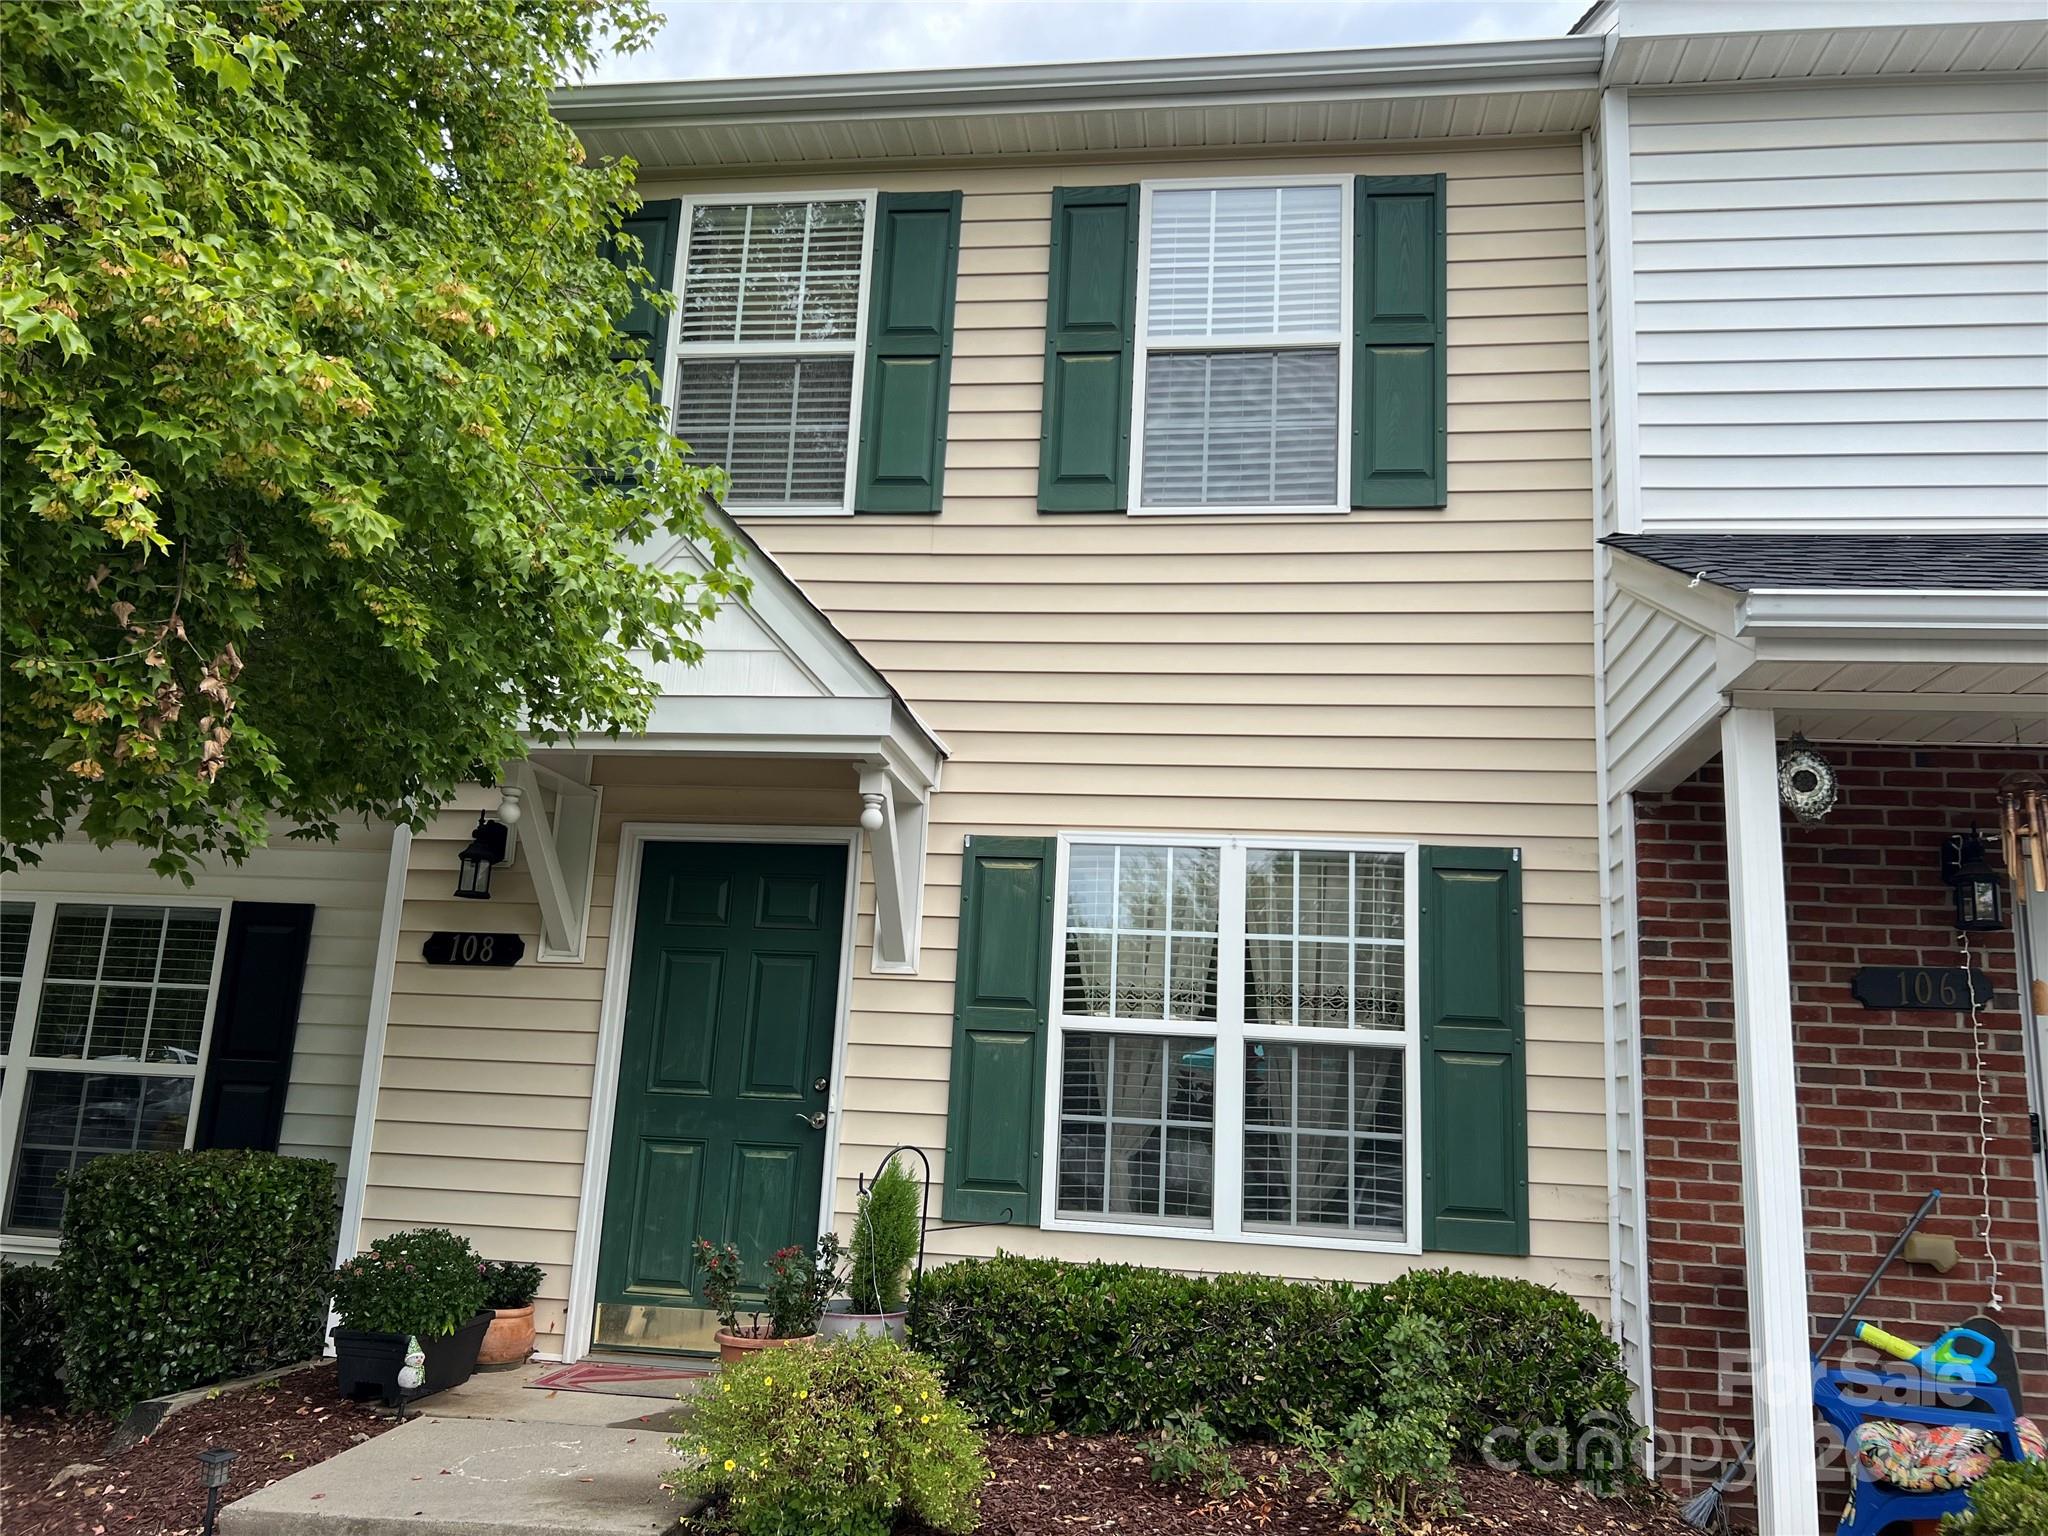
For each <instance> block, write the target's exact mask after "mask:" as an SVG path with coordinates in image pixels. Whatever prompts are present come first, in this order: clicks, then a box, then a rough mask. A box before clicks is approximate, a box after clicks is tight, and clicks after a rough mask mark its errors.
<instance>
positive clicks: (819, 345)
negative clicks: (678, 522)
mask: <svg viewBox="0 0 2048 1536" xmlns="http://www.w3.org/2000/svg"><path fill="white" fill-rule="evenodd" d="M869 212H870V199H869V198H868V197H867V195H866V194H860V195H857V196H851V195H850V196H843V197H835V198H816V199H806V198H783V197H774V196H768V197H758V196H750V197H746V198H737V199H733V200H730V201H728V200H710V199H695V200H692V201H691V203H690V204H689V206H688V208H687V209H686V211H685V216H684V233H683V253H682V260H681V262H680V272H681V298H680V307H681V324H680V325H678V326H677V328H676V329H677V337H678V340H677V344H676V358H675V367H674V374H675V388H674V400H675V406H674V426H675V432H676V435H677V436H678V437H680V438H681V439H682V440H683V441H684V442H685V443H686V444H688V445H689V448H690V450H691V454H692V456H693V457H694V458H696V459H697V460H699V461H700V462H703V463H706V464H715V465H717V466H719V467H720V468H722V469H723V470H725V472H726V474H727V475H728V476H729V477H730V485H729V487H728V489H727V492H726V497H725V505H727V506H729V507H732V508H734V509H735V510H747V511H755V512H760V511H775V510H792V511H805V512H832V511H843V510H845V508H846V505H847V500H848V496H849V487H850V484H851V475H852V468H853V423H854V421H855V419H856V417H855V411H856V409H857V407H858V396H859V373H860V347H861V342H862V337H863V332H862V325H861V310H862V302H861V301H862V295H863V292H864V290H865V286H866V278H867V257H868V243H869V225H870V219H869Z"/></svg>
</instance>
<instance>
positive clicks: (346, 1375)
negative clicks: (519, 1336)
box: [334, 1312, 491, 1408]
mask: <svg viewBox="0 0 2048 1536" xmlns="http://www.w3.org/2000/svg"><path fill="white" fill-rule="evenodd" d="M490 1326H491V1314H490V1313H488V1312H479V1313H477V1315H476V1316H475V1317H473V1318H471V1319H470V1320H469V1321H468V1322H466V1323H464V1324H463V1325H462V1326H461V1327H460V1328H458V1329H456V1330H455V1331H454V1332H453V1333H451V1334H446V1335H444V1336H443V1337H441V1338H438V1339H421V1340H420V1349H421V1351H422V1352H423V1353H424V1354H425V1355H426V1357H427V1363H426V1379H425V1380H424V1381H422V1382H421V1383H420V1384H419V1385H418V1386H416V1387H413V1388H412V1389H410V1390H407V1389H406V1388H404V1387H401V1386H399V1384H398V1373H399V1372H400V1371H401V1370H403V1369H404V1368H405V1339H406V1336H405V1335H404V1334H402V1333H369V1332H366V1331H365V1330H363V1329H360V1328H337V1329H335V1330H334V1363H335V1365H336V1367H338V1368H339V1370H340V1373H341V1395H342V1396H343V1397H348V1398H361V1397H369V1396H377V1397H381V1398H383V1399H384V1401H385V1403H386V1404H387V1405H389V1406H390V1407H393V1408H396V1407H397V1406H398V1405H399V1404H400V1403H403V1402H409V1401H411V1400H412V1399H413V1398H416V1397H427V1396H430V1395H431V1394H433V1393H435V1392H445V1391H447V1390H448V1389H449V1388H450V1387H459V1386H461V1385H462V1384H463V1383H464V1382H465V1381H467V1380H469V1378H470V1375H471V1373H473V1372H474V1371H475V1370H476V1352H477V1350H479V1349H480V1348H482V1347H483V1342H484V1332H485V1330H486V1329H488V1328H489V1327H490Z"/></svg>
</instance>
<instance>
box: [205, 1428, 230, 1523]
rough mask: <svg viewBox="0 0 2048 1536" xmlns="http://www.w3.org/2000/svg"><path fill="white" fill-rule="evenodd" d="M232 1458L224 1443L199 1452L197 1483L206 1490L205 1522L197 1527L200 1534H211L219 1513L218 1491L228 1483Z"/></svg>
mask: <svg viewBox="0 0 2048 1536" xmlns="http://www.w3.org/2000/svg"><path fill="white" fill-rule="evenodd" d="M234 1459H235V1453H234V1452H233V1451H231V1450H229V1449H228V1448H227V1447H226V1446H224V1445H216V1446H212V1447H209V1448H208V1449H206V1450H203V1451H201V1452H200V1453H199V1483H200V1486H201V1487H203V1488H204V1489H205V1490H206V1524H204V1525H203V1526H201V1527H200V1528H199V1530H200V1536H213V1522H214V1518H215V1517H216V1516H217V1515H219V1514H220V1491H221V1489H223V1488H225V1487H227V1485H228V1468H229V1466H230V1465H232V1464H233V1462H234Z"/></svg>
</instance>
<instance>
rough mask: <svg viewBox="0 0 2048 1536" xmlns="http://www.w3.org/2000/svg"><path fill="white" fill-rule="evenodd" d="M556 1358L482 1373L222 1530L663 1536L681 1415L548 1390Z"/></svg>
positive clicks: (644, 1401) (237, 1515)
mask: <svg viewBox="0 0 2048 1536" xmlns="http://www.w3.org/2000/svg"><path fill="white" fill-rule="evenodd" d="M547 1369H549V1367H547V1366H540V1365H530V1366H522V1367H520V1368H519V1369H518V1370H516V1371H492V1372H486V1373H483V1374H479V1375H477V1376H474V1377H472V1378H471V1379H470V1380H469V1381H468V1382H466V1383H464V1384H463V1385H462V1386H460V1387H456V1388H454V1389H453V1390H451V1391H448V1392H442V1393H438V1394H436V1395H435V1396H433V1397H429V1398H422V1399H421V1400H420V1402H419V1405H418V1409H419V1417H418V1418H416V1419H412V1420H410V1421H408V1422H407V1423H405V1424H402V1425H400V1426H399V1427H398V1428H397V1429H394V1430H391V1431H389V1432H388V1433H386V1434H382V1435H379V1436H377V1437H376V1439H374V1440H367V1441H365V1442H364V1443H363V1444H361V1445H358V1446H354V1447H351V1448H350V1449H349V1450H346V1451H344V1452H342V1453H341V1454H340V1455H339V1456H336V1457H333V1458H332V1459H330V1460H328V1461H323V1462H321V1463H320V1464H319V1465H318V1466H314V1467H308V1468H307V1469H306V1470H305V1471H303V1472H297V1473H294V1474H293V1475H292V1476H290V1477H288V1478H286V1479H284V1480H283V1481H282V1482H278V1483H273V1484H271V1485H270V1486H269V1487H268V1488H265V1489H263V1490H262V1491H261V1492H258V1493H253V1494H251V1495H249V1497H248V1498H246V1499H240V1500H237V1501H236V1502H235V1503H233V1504H230V1505H229V1506H228V1507H227V1508H226V1509H225V1510H223V1511H222V1512H221V1517H220V1529H221V1532H222V1536H548V1533H561V1536H664V1533H666V1532H670V1531H673V1530H675V1528H676V1524H677V1519H678V1509H677V1505H676V1502H675V1500H674V1499H672V1498H671V1497H670V1496H669V1495H668V1494H667V1493H666V1492H665V1491H664V1490H663V1489H662V1487H661V1475H662V1473H664V1472H666V1471H668V1470H670V1469H671V1468H672V1467H674V1466H676V1465H677V1462H678V1458H677V1456H676V1454H675V1453H674V1452H673V1451H671V1450H670V1449H669V1448H668V1438H669V1436H670V1435H671V1434H673V1433H674V1432H675V1425H676V1421H677V1418H678V1413H677V1410H676V1409H674V1408H671V1407H669V1406H667V1405H666V1404H664V1403H663V1402H662V1401H661V1400H660V1399H657V1398H640V1397H619V1396H611V1395H606V1394H600V1393H593V1392H541V1391H535V1390H533V1389H531V1388H529V1387H528V1386H527V1385H526V1383H527V1382H528V1381H530V1380H531V1379H532V1378H533V1377H535V1376H537V1375H539V1374H540V1373H541V1372H542V1371H544V1370H547Z"/></svg>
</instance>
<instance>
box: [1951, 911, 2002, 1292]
mask: <svg viewBox="0 0 2048 1536" xmlns="http://www.w3.org/2000/svg"><path fill="white" fill-rule="evenodd" d="M1957 942H1958V943H1959V944H1960V945H1961V947H1962V951H1963V990H1964V991H1965V992H1967V993H1969V995H1970V1057H1971V1060H1972V1062H1973V1064H1974V1065H1975V1067H1976V1072H1977V1189H1978V1192H1979V1194H1981V1195H1982V1196H1983V1220H1982V1223H1981V1225H1980V1226H1979V1228H1978V1236H1979V1237H1981V1238H1982V1239H1983V1241H1984V1255H1985V1257H1986V1258H1988V1259H1989V1260H1990V1261H1991V1289H1990V1294H1989V1296H1988V1298H1987V1299H1986V1303H1985V1304H1986V1305H1987V1306H1988V1307H1989V1308H1990V1309H1991V1310H1992V1311H1993V1312H2002V1311H2004V1310H2005V1302H2004V1298H2003V1297H2001V1296H2000V1295H1999V1290H1998V1245H1997V1244H1996V1243H1994V1242H1993V1241H1992V1240H1991V1084H1990V1080H1989V1079H1988V1078H1987V1077H1986V1075H1985V1070H1984V1022H1983V1020H1982V1019H1980V1018H1979V1017H1978V1016H1977V981H1976V973H1975V971H1974V970H1973V969H1972V966H1971V955H1970V936H1969V934H1967V933H1964V934H1962V935H1960V936H1959V937H1958V940H1957Z"/></svg>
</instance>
